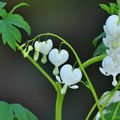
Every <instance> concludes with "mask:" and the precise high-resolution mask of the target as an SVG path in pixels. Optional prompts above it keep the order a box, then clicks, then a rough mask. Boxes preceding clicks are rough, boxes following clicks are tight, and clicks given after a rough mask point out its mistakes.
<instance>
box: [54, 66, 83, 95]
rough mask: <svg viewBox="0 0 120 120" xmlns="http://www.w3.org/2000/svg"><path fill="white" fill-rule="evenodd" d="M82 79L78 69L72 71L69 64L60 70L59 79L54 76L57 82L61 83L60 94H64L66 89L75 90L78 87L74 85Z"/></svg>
mask: <svg viewBox="0 0 120 120" xmlns="http://www.w3.org/2000/svg"><path fill="white" fill-rule="evenodd" d="M81 78H82V72H81V70H80V69H79V68H75V69H73V67H72V66H71V65H70V64H66V65H64V66H63V67H62V68H61V70H60V77H59V76H56V79H57V80H58V82H60V83H63V84H64V86H63V88H62V89H61V94H65V93H66V90H67V87H70V88H71V89H77V88H78V87H79V86H78V85H75V84H77V83H78V82H80V80H81Z"/></svg>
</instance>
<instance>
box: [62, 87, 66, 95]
mask: <svg viewBox="0 0 120 120" xmlns="http://www.w3.org/2000/svg"><path fill="white" fill-rule="evenodd" d="M66 91H67V85H64V86H63V88H62V89H61V94H62V95H64V94H66Z"/></svg>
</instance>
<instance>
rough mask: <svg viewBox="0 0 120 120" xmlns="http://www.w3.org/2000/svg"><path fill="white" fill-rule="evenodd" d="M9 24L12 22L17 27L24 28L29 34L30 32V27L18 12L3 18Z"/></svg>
mask: <svg viewBox="0 0 120 120" xmlns="http://www.w3.org/2000/svg"><path fill="white" fill-rule="evenodd" d="M5 21H6V22H8V23H9V24H13V25H15V26H17V27H19V28H22V29H24V30H25V31H26V32H27V33H28V34H29V35H30V34H31V28H30V26H29V24H28V23H27V22H26V21H25V20H24V18H23V17H22V16H20V15H18V14H11V15H8V17H6V19H5Z"/></svg>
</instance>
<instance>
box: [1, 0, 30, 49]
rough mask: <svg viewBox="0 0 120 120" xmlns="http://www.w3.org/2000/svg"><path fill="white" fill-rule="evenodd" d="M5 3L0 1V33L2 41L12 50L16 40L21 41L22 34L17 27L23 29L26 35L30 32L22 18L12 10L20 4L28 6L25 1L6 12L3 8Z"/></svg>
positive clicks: (14, 47) (19, 5)
mask: <svg viewBox="0 0 120 120" xmlns="http://www.w3.org/2000/svg"><path fill="white" fill-rule="evenodd" d="M6 4H7V3H5V2H2V1H0V18H1V19H0V33H1V34H2V41H3V43H4V44H6V43H7V44H8V45H9V46H10V47H11V48H12V49H13V50H16V42H19V43H20V42H21V41H22V35H21V33H20V31H19V29H18V28H22V29H24V30H25V31H26V32H27V33H28V35H30V34H31V28H30V26H29V24H28V23H27V22H26V21H25V20H24V18H23V17H22V16H21V15H19V14H14V11H15V10H16V9H17V8H19V7H21V6H29V5H28V4H27V3H20V4H18V5H16V6H15V7H13V9H12V10H11V11H10V12H9V13H8V12H7V11H6V9H5V8H4V7H5V6H6Z"/></svg>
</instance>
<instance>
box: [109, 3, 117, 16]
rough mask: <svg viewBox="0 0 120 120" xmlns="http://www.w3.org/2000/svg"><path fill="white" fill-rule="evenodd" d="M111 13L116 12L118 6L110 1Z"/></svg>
mask: <svg viewBox="0 0 120 120" xmlns="http://www.w3.org/2000/svg"><path fill="white" fill-rule="evenodd" d="M110 11H111V14H114V13H116V14H117V13H118V6H117V5H116V4H115V3H110Z"/></svg>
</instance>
